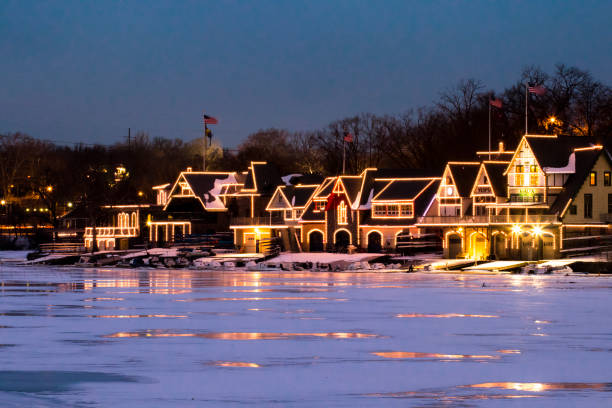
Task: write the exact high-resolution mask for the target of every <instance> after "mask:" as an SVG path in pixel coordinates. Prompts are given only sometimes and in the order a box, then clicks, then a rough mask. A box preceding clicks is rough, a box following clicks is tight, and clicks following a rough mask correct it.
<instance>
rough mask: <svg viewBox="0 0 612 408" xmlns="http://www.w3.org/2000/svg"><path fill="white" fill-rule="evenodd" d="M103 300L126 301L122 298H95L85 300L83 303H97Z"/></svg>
mask: <svg viewBox="0 0 612 408" xmlns="http://www.w3.org/2000/svg"><path fill="white" fill-rule="evenodd" d="M101 300H125V299H124V298H120V297H95V298H88V299H83V302H97V301H101Z"/></svg>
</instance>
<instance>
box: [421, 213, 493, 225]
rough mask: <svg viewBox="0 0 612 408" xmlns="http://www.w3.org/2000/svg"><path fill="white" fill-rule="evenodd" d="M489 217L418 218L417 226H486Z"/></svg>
mask: <svg viewBox="0 0 612 408" xmlns="http://www.w3.org/2000/svg"><path fill="white" fill-rule="evenodd" d="M488 222H489V217H487V216H486V215H474V216H472V215H463V216H459V215H448V216H444V215H441V216H429V217H419V220H418V224H436V225H437V224H453V225H454V224H486V223H488Z"/></svg>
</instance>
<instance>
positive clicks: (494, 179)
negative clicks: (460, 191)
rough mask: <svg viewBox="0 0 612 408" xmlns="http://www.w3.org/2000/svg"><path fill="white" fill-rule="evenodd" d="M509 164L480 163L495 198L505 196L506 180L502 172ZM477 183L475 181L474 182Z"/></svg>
mask: <svg viewBox="0 0 612 408" xmlns="http://www.w3.org/2000/svg"><path fill="white" fill-rule="evenodd" d="M509 163H510V162H489V161H485V162H484V163H482V166H483V167H484V170H485V171H486V174H487V177H488V179H489V183H490V184H491V188H493V194H495V196H496V197H505V196H506V184H507V179H506V176H504V171H505V170H506V168H507V167H508V164H509ZM475 182H477V180H476V181H475Z"/></svg>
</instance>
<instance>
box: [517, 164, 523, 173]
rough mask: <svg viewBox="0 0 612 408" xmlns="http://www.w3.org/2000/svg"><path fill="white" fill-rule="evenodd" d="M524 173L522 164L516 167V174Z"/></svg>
mask: <svg viewBox="0 0 612 408" xmlns="http://www.w3.org/2000/svg"><path fill="white" fill-rule="evenodd" d="M522 172H523V165H522V164H517V165H516V173H522Z"/></svg>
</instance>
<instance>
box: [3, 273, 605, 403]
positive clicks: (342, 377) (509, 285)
mask: <svg viewBox="0 0 612 408" xmlns="http://www.w3.org/2000/svg"><path fill="white" fill-rule="evenodd" d="M7 271H8V272H7ZM32 271H34V269H31V270H30V269H27V268H26V269H23V268H21V269H19V270H17V269H13V270H11V269H6V268H2V269H0V282H1V283H2V285H3V286H2V287H0V301H2V302H3V307H2V311H0V319H2V320H0V324H2V326H1V327H2V335H3V338H2V343H3V344H2V345H0V349H1V351H0V353H2V357H3V358H4V360H3V364H5V363H6V364H7V365H11V367H21V366H22V365H24V366H28V367H29V368H33V369H40V368H41V365H47V366H51V367H57V368H63V369H70V370H73V369H75V368H76V369H79V370H83V371H96V370H92V368H99V367H106V368H108V370H109V371H119V372H121V374H125V375H143V376H147V377H150V378H152V379H153V380H154V381H155V382H157V383H160V384H161V385H163V386H161V387H156V388H155V389H149V390H148V391H150V392H151V395H150V396H149V395H148V394H147V392H142V393H141V394H140V395H141V396H142V398H143V400H147V403H148V405H155V406H157V405H167V406H176V404H177V403H176V401H179V400H180V398H182V395H177V393H176V392H174V393H173V391H172V390H173V389H175V388H176V387H174V388H173V386H175V385H176V381H181V379H183V378H188V379H189V380H187V381H185V382H184V384H181V385H182V386H183V388H184V389H185V390H188V391H189V393H190V395H191V394H194V395H195V397H196V400H197V399H198V398H200V401H199V402H201V401H205V402H209V403H210V401H213V403H215V402H218V401H226V400H228V401H229V400H231V402H232V403H234V404H252V405H256V404H257V403H259V404H260V405H266V404H265V402H266V401H269V400H268V399H265V398H278V397H280V398H281V399H282V397H283V396H284V394H283V393H282V392H281V391H279V390H277V389H274V387H270V386H268V387H267V388H266V387H263V388H261V389H258V387H246V388H244V387H233V388H231V392H229V393H230V394H231V395H230V397H227V395H223V394H222V391H221V390H218V389H217V388H222V387H217V386H218V385H219V384H221V383H225V384H237V383H238V382H239V381H240V380H242V379H244V377H241V376H253V375H256V376H258V378H261V379H262V380H263V381H262V382H263V383H267V384H277V383H278V379H279V377H284V376H295V377H297V376H298V375H296V371H294V370H296V368H295V367H299V370H300V372H299V373H297V374H299V377H300V378H301V379H303V380H304V381H303V382H302V383H301V384H300V386H301V387H304V389H305V392H304V394H303V395H302V396H301V397H300V398H305V399H306V401H305V402H303V404H304V405H308V406H317V405H319V406H321V405H325V403H326V402H327V400H326V399H327V398H328V397H329V395H330V392H332V393H333V394H334V395H339V397H337V398H338V399H337V400H336V401H334V402H336V404H332V405H338V406H342V405H343V406H347V405H351V406H359V405H360V402H361V401H364V400H365V401H367V400H368V399H367V398H366V399H362V400H357V401H355V398H363V396H364V395H367V396H368V397H379V398H385V397H391V398H414V399H421V400H423V401H419V402H422V403H423V405H426V404H427V403H429V404H430V405H433V406H439V405H449V406H473V405H476V404H478V400H494V399H520V398H538V399H547V402H548V401H549V400H551V398H559V397H560V396H562V397H563V398H571V394H574V395H576V394H579V393H577V392H574V391H579V390H580V391H582V393H580V394H581V395H580V398H584V397H585V396H589V397H590V396H593V395H597V394H599V395H603V396H604V397H605V393H601V392H595V391H605V392H610V391H611V389H612V387H611V386H610V385H609V384H608V383H603V382H567V383H562V382H530V381H534V380H541V381H544V380H546V381H552V380H559V377H558V372H559V371H560V370H558V369H557V368H558V367H559V366H558V364H559V363H558V360H560V359H559V356H564V357H565V356H568V355H570V354H571V353H582V354H580V355H579V356H571V357H572V361H573V360H575V361H580V362H584V363H583V364H581V365H579V366H576V367H574V369H575V370H573V371H572V372H571V373H570V374H571V377H570V378H569V379H570V380H575V381H585V379H586V380H591V381H602V380H604V381H605V380H606V378H605V376H604V378H603V379H602V378H600V377H598V376H599V375H604V374H605V373H607V372H608V371H607V367H608V366H609V364H606V361H608V362H609V361H610V360H611V359H612V353H602V351H610V348H609V344H608V342H609V339H610V337H609V334H608V333H607V332H606V333H601V335H600V334H597V336H595V335H593V334H592V333H593V332H594V331H595V332H598V333H599V331H604V330H602V329H601V328H602V327H608V326H606V323H607V320H606V314H605V312H607V311H608V310H609V303H608V304H607V303H606V302H609V300H608V299H609V293H608V292H605V293H604V292H603V291H602V289H606V290H608V289H609V287H610V286H611V285H609V284H604V283H605V282H604V281H605V279H603V278H602V279H601V280H600V281H596V280H588V279H584V280H583V281H581V284H580V287H579V288H577V286H578V285H576V283H575V281H576V280H577V278H575V277H571V278H564V277H553V276H545V277H542V276H536V277H531V276H530V277H522V276H520V277H516V276H511V275H506V276H485V277H483V276H470V275H465V276H457V275H451V274H449V275H438V276H433V275H427V274H420V273H415V274H399V273H393V274H385V273H318V272H284V271H280V272H245V271H216V272H211V271H189V270H176V271H174V270H151V269H113V268H104V269H79V268H64V269H59V268H38V269H36V271H38V272H36V273H38V275H37V274H36V273H32ZM37 280H38V282H37ZM570 280H571V281H570ZM483 283H484V284H486V285H485V286H483ZM567 289H572V292H571V293H572V294H574V293H578V294H581V295H585V294H589V295H590V294H594V295H593V296H583V297H584V298H586V299H588V301H589V306H588V316H587V315H586V314H585V313H586V312H584V307H583V308H581V307H576V306H580V305H581V304H580V303H577V302H576V301H574V297H568V296H567V294H568V293H569V292H568V290H567ZM589 291H590V292H589ZM560 293H563V294H564V295H560ZM602 293H603V294H602ZM41 295H42V296H41ZM13 296H21V298H17V297H13ZM234 296H235V297H234ZM335 296H342V298H336V297H335ZM560 300H562V301H560ZM241 302H258V303H241ZM569 304H571V306H572V308H571V309H570V306H566V305H569ZM582 305H583V306H584V304H582ZM118 306H120V307H118ZM412 311H421V312H423V313H403V312H412ZM440 311H441V312H442V313H434V312H440ZM583 312H584V313H583ZM581 313H582V314H581ZM585 316H587V317H588V318H586V319H585ZM56 317H63V318H64V319H57V318H56ZM401 319H403V320H401ZM544 319H546V320H544ZM538 325H542V327H541V328H540V327H537V326H538ZM559 328H562V330H559ZM541 329H545V331H546V333H542V332H541ZM547 335H548V336H550V337H544V336H547ZM535 336H539V337H535ZM146 338H149V339H151V340H150V341H147V340H144V339H146ZM164 338H166V339H167V340H163V339H164ZM153 339H158V340H153ZM215 340H218V341H215ZM221 340H223V341H224V342H222V341H221ZM251 340H255V341H252V342H251ZM256 340H261V342H257V341H256ZM263 340H278V341H279V342H271V343H266V342H263ZM577 342H580V344H581V345H583V347H575V344H576V343H577ZM9 346H13V347H10V348H9ZM85 347H87V348H85ZM83 350H87V353H83V352H82V351H83ZM375 350H391V351H375ZM393 350H421V351H420V352H413V351H393ZM457 351H458V352H466V353H471V354H458V353H457V354H454V353H456V352H457ZM595 351H597V353H595ZM446 353H448V354H446ZM595 354H596V356H595V357H592V356H593V355H595ZM608 354H609V355H610V356H611V357H608ZM314 355H316V356H317V357H316V358H313V356H314ZM66 356H75V357H70V358H67V357H66ZM128 357H129V358H128ZM450 362H455V364H450ZM476 364H478V367H477V368H478V370H475V367H476V366H475V365H476ZM547 364H549V366H550V367H552V368H547V367H549V366H547ZM442 365H443V366H442ZM593 365H595V366H596V368H597V369H598V370H599V371H597V370H594V372H595V374H593V375H591V373H592V372H591V369H592V366H593ZM68 366H69V367H68ZM194 367H195V369H194ZM408 367H413V368H414V367H417V368H418V370H419V371H418V373H419V376H418V378H417V377H415V378H411V377H410V376H409V375H408V376H407V375H406V372H407V370H410V368H408ZM602 367H605V369H604V368H602ZM106 368H105V369H106ZM248 368H260V370H248ZM323 368H324V369H323ZM445 369H447V371H445V373H444V377H443V378H444V382H445V383H448V384H449V386H448V388H444V389H441V388H439V384H440V377H439V375H437V374H436V373H439V372H441V370H445ZM170 372H171V373H172V377H174V374H177V375H176V378H177V380H174V381H175V382H173V381H169V380H168V378H169V377H170V376H169V375H167V374H165V373H170ZM421 372H422V373H423V375H422V376H421V375H420V373H421ZM534 372H537V374H538V376H537V377H535V378H534V377H533V376H531V377H530V378H526V376H527V375H528V374H526V373H534ZM432 373H433V374H432ZM492 373H493V375H492ZM601 373H604V374H601ZM372 375H377V376H379V377H382V378H381V380H380V381H377V382H372V381H370V379H371V376H372ZM506 379H512V380H515V381H517V382H490V381H500V380H506ZM563 379H565V378H563ZM413 380H415V383H416V382H418V383H419V384H421V385H419V387H421V386H422V387H423V388H422V389H420V390H419V389H416V388H415V389H413V390H409V391H402V390H405V389H406V388H405V387H406V384H413V383H412V381H413ZM407 381H411V382H407ZM521 381H523V382H521ZM461 384H471V385H461ZM139 386H141V385H136V384H135V385H132V387H134V388H129V389H128V388H122V389H120V390H118V391H117V394H120V393H122V392H124V391H125V392H126V393H127V391H126V390H129V392H134V394H136V395H138V394H139V389H138V388H136V387H139ZM368 387H371V388H368ZM436 387H438V388H436ZM157 388H159V390H160V391H157ZM140 390H142V388H141V389H140ZM394 390H399V391H400V392H388V393H387V392H383V391H394ZM345 391H346V393H345V394H343V392H345ZM71 392H72V391H70V392H68V391H67V392H66V394H65V395H64V396H67V395H73V394H74V395H76V396H75V397H74V398H76V399H78V401H82V400H87V401H89V400H92V401H94V400H96V398H98V396H97V395H95V394H94V393H90V391H89V390H84V389H78V390H77V391H75V392H74V393H73V394H71ZM366 392H371V393H370V394H364V393H366ZM145 394H146V395H145ZM124 395H125V394H124ZM356 395H357V396H358V397H355V396H356ZM64 396H62V397H61V398H63V397H64ZM568 396H569V397H568ZM58 398H59V397H58ZM109 398H112V397H110V396H109ZM147 398H149V399H147ZM209 398H210V399H209ZM223 398H226V399H225V400H224V399H223ZM262 398H264V399H262ZM576 398H577V397H576ZM602 398H603V397H602ZM0 399H1V398H0ZM425 400H429V401H425ZM369 401H370V402H369V403H367V404H368V405H372V404H379V401H377V400H376V399H370V400H369ZM462 401H463V402H462ZM96 402H98V403H99V404H98V405H100V406H112V405H113V404H112V403H113V402H116V401H110V400H108V401H103V402H99V401H96ZM105 402H106V403H105ZM151 402H153V403H151ZM292 402H294V401H289V402H287V405H292ZM299 402H302V401H301V400H300V401H299ZM411 402H412V401H411ZM572 402H575V400H572ZM579 402H584V400H579ZM589 402H590V401H589ZM173 403H174V404H173ZM436 404H437V405H436ZM39 405H40V404H39ZM43 405H44V404H43ZM72 405H74V404H70V403H66V404H64V405H63V406H72ZM142 405H144V404H142ZM295 405H297V403H296V404H295ZM361 405H365V404H361ZM575 405H578V404H575ZM589 405H590V406H605V404H603V405H602V404H588V403H586V404H584V406H589ZM22 406H28V404H22Z"/></svg>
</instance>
